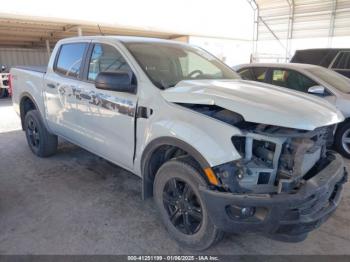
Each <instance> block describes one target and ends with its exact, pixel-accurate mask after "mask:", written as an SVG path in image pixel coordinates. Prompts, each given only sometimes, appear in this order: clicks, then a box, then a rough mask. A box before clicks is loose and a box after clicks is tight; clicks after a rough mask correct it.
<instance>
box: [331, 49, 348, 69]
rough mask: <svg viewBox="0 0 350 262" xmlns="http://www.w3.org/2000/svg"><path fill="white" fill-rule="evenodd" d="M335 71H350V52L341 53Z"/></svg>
mask: <svg viewBox="0 0 350 262" xmlns="http://www.w3.org/2000/svg"><path fill="white" fill-rule="evenodd" d="M332 68H333V69H350V52H340V53H339V55H338V56H337V58H336V60H335V61H334V64H333V65H332Z"/></svg>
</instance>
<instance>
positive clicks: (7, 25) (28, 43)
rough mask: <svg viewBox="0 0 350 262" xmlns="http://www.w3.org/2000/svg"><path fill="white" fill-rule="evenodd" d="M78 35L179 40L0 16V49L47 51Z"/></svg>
mask: <svg viewBox="0 0 350 262" xmlns="http://www.w3.org/2000/svg"><path fill="white" fill-rule="evenodd" d="M79 33H82V34H83V35H101V34H104V35H133V36H147V37H157V38H165V39H173V38H177V37H181V35H174V34H171V33H166V32H155V31H146V30H137V29H130V28H116V27H111V26H102V25H97V24H75V23H67V22H63V21H58V22H57V21H55V22H51V21H48V20H45V19H37V18H36V19H28V18H23V19H21V18H9V17H3V16H0V47H25V48H42V47H47V45H46V43H48V44H49V45H50V47H51V48H52V47H53V45H54V44H55V43H56V42H57V41H58V40H59V39H62V38H66V37H71V36H77V35H79ZM47 40H48V42H47Z"/></svg>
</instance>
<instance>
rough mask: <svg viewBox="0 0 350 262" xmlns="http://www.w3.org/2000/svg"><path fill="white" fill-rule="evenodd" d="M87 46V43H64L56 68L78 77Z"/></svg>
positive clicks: (65, 73)
mask: <svg viewBox="0 0 350 262" xmlns="http://www.w3.org/2000/svg"><path fill="white" fill-rule="evenodd" d="M86 47H87V44H85V43H73V44H64V45H62V46H61V49H60V52H59V55H58V58H57V61H56V65H55V67H54V70H55V71H56V72H58V73H60V74H63V75H65V76H69V77H76V78H78V76H79V73H80V69H81V65H82V60H83V56H84V52H85V49H86Z"/></svg>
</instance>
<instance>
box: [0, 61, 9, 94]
mask: <svg viewBox="0 0 350 262" xmlns="http://www.w3.org/2000/svg"><path fill="white" fill-rule="evenodd" d="M8 94H9V72H8V70H7V68H6V67H5V66H4V65H2V66H1V69H0V98H2V97H6V96H7V95H8Z"/></svg>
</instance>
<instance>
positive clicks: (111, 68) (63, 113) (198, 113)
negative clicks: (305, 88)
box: [11, 36, 347, 250]
mask: <svg viewBox="0 0 350 262" xmlns="http://www.w3.org/2000/svg"><path fill="white" fill-rule="evenodd" d="M11 74H12V78H11V79H12V81H11V83H12V84H13V96H12V97H13V98H12V100H13V104H14V108H15V110H16V112H17V113H18V114H19V116H20V117H21V121H22V126H23V130H24V131H25V134H26V137H27V142H28V145H29V147H30V149H31V150H32V152H33V153H34V154H36V155H37V156H40V157H47V156H50V155H53V154H54V153H55V152H56V149H57V136H62V137H64V138H66V139H67V140H69V141H71V142H73V143H75V144H77V145H80V146H82V147H84V148H86V149H87V150H89V151H91V152H93V153H95V154H97V155H99V156H101V157H103V158H105V159H107V160H109V161H111V162H113V163H115V164H117V165H119V166H122V167H124V168H125V169H127V170H129V171H131V172H132V173H134V174H136V175H138V176H140V177H141V178H142V179H141V182H142V189H143V191H142V193H143V197H144V198H147V197H152V196H153V197H154V200H155V203H156V205H157V207H158V209H159V212H160V218H161V219H162V221H163V223H164V224H165V226H166V228H167V230H168V231H169V233H170V235H171V236H172V237H173V238H174V239H175V240H177V241H178V242H179V243H180V244H181V245H183V246H185V247H187V248H191V249H198V250H199V249H205V248H208V247H209V246H211V245H212V244H214V243H215V242H217V241H218V240H220V239H221V237H222V236H223V232H224V231H228V232H236V233H239V232H241V233H242V232H248V231H250V232H259V233H263V234H266V235H268V236H270V237H275V238H276V239H279V240H284V241H301V240H303V239H305V238H306V236H307V234H308V232H309V231H311V230H313V229H315V228H317V227H318V226H320V225H321V224H322V223H323V222H324V221H326V219H327V218H328V217H330V215H331V213H332V212H334V211H335V209H336V208H337V206H338V204H339V202H340V199H341V192H342V184H343V183H345V182H346V179H347V172H346V170H345V166H344V162H343V158H342V157H341V156H340V155H339V154H337V153H335V152H332V151H330V150H328V149H327V142H328V141H329V139H330V138H331V137H332V133H333V130H334V128H335V125H336V124H337V123H339V122H341V121H343V120H344V117H343V115H342V114H341V112H340V111H339V110H337V109H336V108H335V107H334V106H333V105H331V104H329V103H327V102H326V101H324V100H323V99H320V98H317V97H312V96H309V95H305V94H298V93H297V92H294V91H290V92H289V93H288V92H284V91H283V90H281V89H277V88H276V89H275V90H274V89H273V88H272V89H268V88H261V86H262V85H263V84H261V83H257V82H252V81H245V80H242V79H241V78H240V77H239V75H238V74H236V73H235V72H234V71H233V70H231V69H230V68H229V67H228V66H227V65H225V64H223V63H222V62H221V61H219V60H218V59H216V58H215V57H214V56H212V55H211V54H209V53H207V52H206V51H204V50H202V49H200V48H196V47H193V46H190V45H187V44H184V43H179V42H175V41H167V40H160V39H150V38H138V37H112V36H105V37H103V36H100V37H76V38H70V39H64V40H60V41H59V42H58V43H57V45H56V47H55V49H54V50H53V52H52V55H51V58H50V61H49V64H48V67H47V68H43V69H40V68H12V69H11ZM295 105H298V106H295ZM301 115H302V117H300V116H301ZM131 204H132V203H131ZM125 215H127V214H125Z"/></svg>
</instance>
